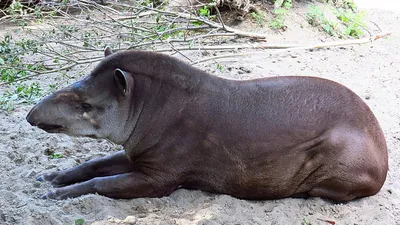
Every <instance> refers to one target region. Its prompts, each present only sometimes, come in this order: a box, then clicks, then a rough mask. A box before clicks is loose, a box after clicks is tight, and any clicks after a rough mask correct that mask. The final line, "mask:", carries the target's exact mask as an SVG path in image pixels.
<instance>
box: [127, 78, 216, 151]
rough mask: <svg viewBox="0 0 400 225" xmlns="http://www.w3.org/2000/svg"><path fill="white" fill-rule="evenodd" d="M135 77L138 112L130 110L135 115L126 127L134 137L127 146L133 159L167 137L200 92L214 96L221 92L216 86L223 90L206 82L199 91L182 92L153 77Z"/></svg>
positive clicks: (135, 102)
mask: <svg viewBox="0 0 400 225" xmlns="http://www.w3.org/2000/svg"><path fill="white" fill-rule="evenodd" d="M133 76H134V77H135V82H136V84H137V85H135V87H138V88H137V89H136V88H135V90H134V95H135V97H134V98H133V102H134V104H132V105H133V107H134V109H130V111H131V116H130V118H129V120H128V123H127V127H126V128H125V130H126V132H128V133H129V134H130V136H129V138H128V139H127V141H126V142H125V143H124V144H123V146H124V148H125V150H126V152H127V155H128V156H129V157H130V158H134V157H135V156H137V155H139V154H141V153H143V152H144V151H146V150H148V149H150V148H152V147H153V146H156V145H157V143H158V142H159V141H160V140H161V139H162V138H163V137H164V135H168V133H169V132H170V131H173V130H174V127H177V124H180V121H181V120H182V118H183V117H184V113H185V111H187V110H186V109H187V108H188V107H191V105H192V104H193V102H195V101H197V99H196V97H197V96H199V94H200V93H202V94H204V93H208V94H211V93H210V92H219V91H220V89H217V88H214V87H218V86H219V87H220V88H221V85H215V84H214V83H213V82H211V81H208V80H206V81H202V84H201V85H199V86H197V87H196V88H195V89H182V88H177V87H176V86H174V85H173V84H171V83H169V82H165V81H164V80H157V79H151V78H150V77H149V76H145V75H133ZM217 81H218V79H217V80H216V82H217Z"/></svg>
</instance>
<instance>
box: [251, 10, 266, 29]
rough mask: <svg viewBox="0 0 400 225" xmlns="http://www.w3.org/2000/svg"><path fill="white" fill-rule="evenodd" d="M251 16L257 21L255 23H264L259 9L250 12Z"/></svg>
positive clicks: (263, 17)
mask: <svg viewBox="0 0 400 225" xmlns="http://www.w3.org/2000/svg"><path fill="white" fill-rule="evenodd" d="M250 15H251V17H252V18H253V19H254V20H256V21H257V23H258V24H259V25H260V26H262V25H263V23H264V19H265V16H264V14H263V13H262V12H261V11H255V12H252V13H250Z"/></svg>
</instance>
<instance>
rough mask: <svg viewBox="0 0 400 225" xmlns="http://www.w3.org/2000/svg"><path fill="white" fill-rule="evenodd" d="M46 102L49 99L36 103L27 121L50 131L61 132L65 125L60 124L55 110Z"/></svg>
mask: <svg viewBox="0 0 400 225" xmlns="http://www.w3.org/2000/svg"><path fill="white" fill-rule="evenodd" d="M46 102H47V100H46V99H44V100H42V101H41V102H39V103H38V104H37V105H35V106H34V107H33V108H32V109H31V111H29V113H28V115H27V116H26V121H28V123H30V124H31V125H32V126H37V127H39V128H40V129H42V130H44V131H46V132H49V133H56V132H61V131H62V130H63V129H64V128H65V127H64V126H62V125H59V124H58V123H59V122H60V121H57V119H55V117H54V115H53V114H54V112H52V110H51V108H50V107H49V104H47V106H46Z"/></svg>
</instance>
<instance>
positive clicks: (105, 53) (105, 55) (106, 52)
mask: <svg viewBox="0 0 400 225" xmlns="http://www.w3.org/2000/svg"><path fill="white" fill-rule="evenodd" d="M111 54H113V51H112V50H111V48H110V47H109V46H107V47H106V48H105V49H104V57H107V56H109V55H111Z"/></svg>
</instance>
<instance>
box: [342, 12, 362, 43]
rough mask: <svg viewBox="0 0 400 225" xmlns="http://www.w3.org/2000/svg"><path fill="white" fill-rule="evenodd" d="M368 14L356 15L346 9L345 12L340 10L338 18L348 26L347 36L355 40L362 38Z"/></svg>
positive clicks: (360, 13)
mask: <svg viewBox="0 0 400 225" xmlns="http://www.w3.org/2000/svg"><path fill="white" fill-rule="evenodd" d="M366 16H367V14H366V12H365V11H360V12H357V13H354V12H353V11H352V10H350V9H344V11H340V10H338V12H337V18H338V19H339V20H340V21H342V22H343V23H344V24H346V30H345V34H346V35H348V36H352V37H355V38H360V37H362V36H363V35H364V30H365V27H366V26H367V25H366V23H365V18H366Z"/></svg>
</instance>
